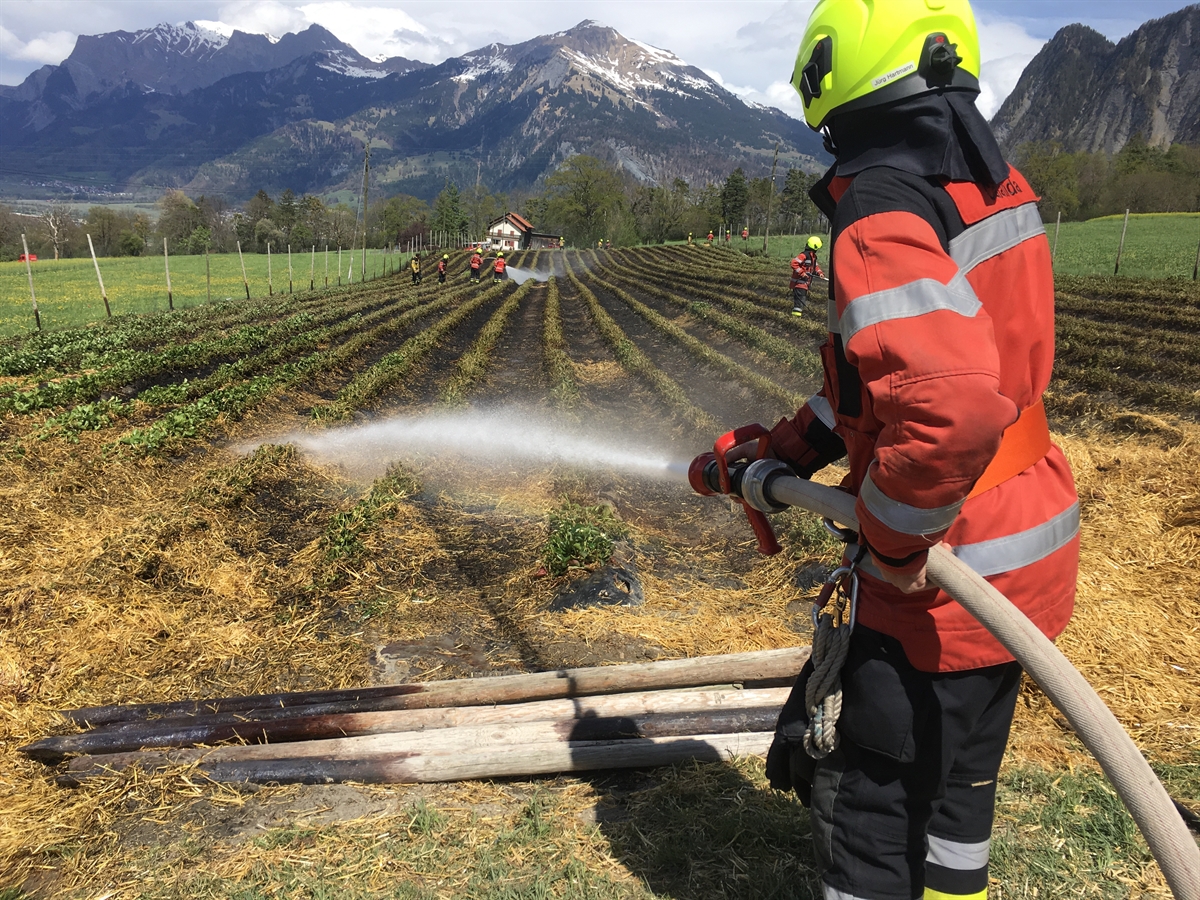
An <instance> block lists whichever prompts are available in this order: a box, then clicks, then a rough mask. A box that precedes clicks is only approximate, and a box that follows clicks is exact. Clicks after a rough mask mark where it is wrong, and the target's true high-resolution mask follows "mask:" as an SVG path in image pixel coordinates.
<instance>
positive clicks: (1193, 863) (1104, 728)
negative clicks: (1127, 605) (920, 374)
mask: <svg viewBox="0 0 1200 900" xmlns="http://www.w3.org/2000/svg"><path fill="white" fill-rule="evenodd" d="M768 492H769V495H770V499H772V500H774V501H775V502H777V503H783V504H787V505H788V506H800V507H803V508H804V509H807V510H809V511H811V512H815V513H817V514H818V515H820V516H823V517H824V518H827V519H833V520H834V521H836V522H837V523H839V524H841V525H845V526H848V527H850V528H853V529H855V530H857V529H858V519H857V517H856V516H855V515H854V502H855V500H854V497H852V496H851V495H849V494H847V493H844V492H843V491H839V490H836V489H835V488H831V487H826V486H825V485H821V484H815V483H813V482H811V481H805V480H804V479H802V478H795V477H792V476H778V477H775V478H773V479H772V480H771V481H770V483H769V487H768ZM927 574H928V578H929V580H930V581H931V582H932V583H933V584H936V585H937V586H938V587H940V588H941V589H942V590H943V591H945V592H946V593H947V594H949V595H950V596H951V597H953V598H954V599H955V600H956V601H958V603H960V604H961V605H962V606H963V608H964V609H966V610H967V612H969V613H970V614H971V615H973V616H974V617H975V618H976V619H978V620H979V622H980V624H982V625H983V627H984V628H986V629H987V630H988V631H989V632H991V634H992V636H993V637H995V638H996V640H998V641H999V642H1000V643H1001V644H1002V645H1003V646H1004V648H1005V649H1006V650H1008V652H1009V653H1011V654H1012V655H1013V658H1014V659H1016V660H1017V662H1019V663H1020V664H1021V666H1022V667H1023V668H1024V669H1025V671H1026V672H1028V673H1029V675H1030V677H1031V678H1033V680H1034V681H1035V682H1037V685H1038V687H1040V688H1041V689H1042V690H1043V691H1044V692H1045V694H1046V696H1048V697H1049V698H1050V700H1051V702H1053V703H1054V705H1055V706H1056V707H1058V709H1059V710H1060V711H1061V712H1062V713H1063V715H1064V716H1066V718H1067V721H1068V722H1070V723H1071V727H1072V728H1074V729H1075V733H1076V734H1078V735H1079V738H1080V740H1082V741H1083V743H1084V745H1085V746H1086V747H1087V748H1088V750H1090V751H1091V752H1092V755H1093V756H1095V757H1096V759H1097V761H1098V762H1099V763H1100V767H1101V768H1102V769H1103V770H1104V774H1105V775H1107V776H1108V779H1109V781H1111V782H1112V784H1113V787H1114V788H1116V790H1117V794H1119V795H1120V797H1121V800H1122V801H1123V802H1124V804H1125V806H1126V807H1127V808H1128V809H1129V812H1130V814H1131V815H1132V816H1133V819H1134V821H1135V822H1137V825H1138V828H1140V829H1141V830H1142V834H1143V835H1144V836H1145V838H1146V843H1147V844H1149V845H1150V851H1151V852H1152V853H1153V854H1154V858H1155V859H1156V860H1157V861H1158V864H1159V866H1160V867H1161V868H1162V871H1163V874H1164V875H1165V876H1166V879H1167V884H1169V885H1170V887H1171V893H1172V894H1174V896H1175V897H1176V900H1200V848H1198V847H1197V845H1196V841H1195V839H1194V838H1193V837H1192V835H1191V834H1190V833H1189V832H1188V830H1187V826H1186V824H1185V823H1184V821H1183V819H1182V818H1181V817H1180V815H1179V812H1178V811H1177V810H1176V809H1175V806H1174V804H1173V803H1172V801H1171V798H1170V797H1169V796H1168V795H1167V792H1166V789H1165V788H1164V787H1163V786H1162V784H1161V783H1160V782H1159V780H1158V778H1157V776H1155V774H1154V772H1153V770H1151V768H1150V766H1149V764H1148V763H1147V762H1146V760H1145V758H1143V756H1142V754H1141V751H1139V750H1138V748H1137V745H1136V744H1134V742H1133V740H1132V739H1131V738H1130V737H1129V735H1128V734H1126V733H1125V729H1124V728H1122V727H1121V723H1120V722H1118V721H1117V719H1116V717H1115V716H1114V715H1113V714H1112V711H1111V710H1109V708H1108V707H1107V706H1105V705H1104V701H1103V700H1101V699H1100V697H1099V696H1097V694H1096V692H1095V691H1094V690H1092V687H1091V685H1090V684H1088V682H1087V680H1086V679H1085V678H1084V677H1083V675H1081V674H1080V673H1079V670H1078V669H1076V668H1075V667H1074V666H1073V665H1072V664H1071V661H1070V660H1068V659H1067V658H1066V657H1065V656H1064V655H1063V654H1062V652H1061V651H1060V650H1059V649H1058V648H1057V647H1056V646H1054V643H1053V642H1052V641H1051V640H1050V639H1049V638H1047V637H1046V636H1045V635H1044V634H1042V632H1041V631H1040V630H1039V629H1038V627H1037V626H1036V625H1034V624H1033V623H1032V622H1031V621H1029V619H1028V618H1027V617H1026V616H1025V614H1024V613H1022V612H1021V611H1020V610H1019V609H1017V607H1015V606H1014V605H1013V604H1012V602H1011V601H1010V600H1009V599H1008V598H1007V597H1005V596H1004V595H1003V594H1001V593H1000V592H999V591H998V590H996V589H995V588H994V587H992V586H991V585H990V584H989V583H988V582H987V581H986V580H985V579H984V578H983V577H982V576H981V575H979V574H978V573H976V572H975V571H974V570H973V569H971V568H970V567H969V566H967V564H966V563H964V562H963V561H962V560H960V559H959V558H958V557H957V556H955V555H954V554H953V553H952V552H951V551H950V550H949V549H948V548H947V547H946V546H944V545H938V546H936V547H934V548H933V549H932V550H930V551H929V563H928V566H927Z"/></svg>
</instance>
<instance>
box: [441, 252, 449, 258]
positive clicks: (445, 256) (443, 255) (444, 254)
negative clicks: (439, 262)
mask: <svg viewBox="0 0 1200 900" xmlns="http://www.w3.org/2000/svg"><path fill="white" fill-rule="evenodd" d="M449 258H450V254H449V253H443V254H442V259H449Z"/></svg>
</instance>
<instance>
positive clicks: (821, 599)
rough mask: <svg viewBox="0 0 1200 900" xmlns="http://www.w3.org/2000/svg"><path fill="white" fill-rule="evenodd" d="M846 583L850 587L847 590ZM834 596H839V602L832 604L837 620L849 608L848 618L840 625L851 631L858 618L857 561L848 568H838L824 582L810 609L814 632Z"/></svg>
mask: <svg viewBox="0 0 1200 900" xmlns="http://www.w3.org/2000/svg"><path fill="white" fill-rule="evenodd" d="M847 582H849V585H850V586H849V590H847V588H846V583H847ZM834 594H838V595H839V602H837V603H835V604H834V606H835V609H836V610H837V612H838V615H839V618H840V616H841V612H842V610H844V609H846V607H847V606H849V618H847V619H846V621H845V622H843V623H842V625H845V626H848V627H849V628H851V629H853V628H854V623H855V621H856V620H857V618H858V560H854V561H853V562H851V563H850V565H848V566H840V567H838V568H837V569H834V570H833V572H831V573H830V575H829V578H828V579H827V580H826V581H825V586H824V587H823V588H822V589H821V593H820V595H819V596H818V597H817V602H815V603H814V604H813V607H812V621H813V629H814V630H816V628H817V627H818V624H819V622H820V618H821V611H822V610H823V609H824V608H825V606H826V604H828V603H829V600H830V598H832V597H833V596H834Z"/></svg>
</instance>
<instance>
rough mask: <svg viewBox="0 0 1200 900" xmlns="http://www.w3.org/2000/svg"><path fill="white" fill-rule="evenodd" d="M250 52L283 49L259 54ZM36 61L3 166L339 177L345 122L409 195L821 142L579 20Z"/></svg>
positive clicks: (345, 151)
mask: <svg viewBox="0 0 1200 900" xmlns="http://www.w3.org/2000/svg"><path fill="white" fill-rule="evenodd" d="M223 41H224V43H222V42H223ZM101 45H103V46H104V47H105V48H107V49H106V50H105V53H107V54H108V62H109V65H108V67H107V68H103V70H102V72H103V74H101V68H100V67H99V63H98V61H97V59H96V54H97V53H98V52H99V51H98V50H97V49H96V48H98V47H100V46H101ZM251 49H253V51H254V52H253V54H251V53H250V52H249V51H250V50H251ZM122 54H124V55H123V56H122ZM268 54H279V57H277V58H283V57H286V58H287V61H286V62H285V63H281V64H279V65H276V66H274V67H272V68H269V69H263V68H262V67H264V66H268V65H269V62H268V61H267V55H268ZM164 61H165V62H164ZM221 67H225V68H226V69H229V68H236V69H238V71H237V72H236V73H235V74H231V75H226V76H224V77H221V78H216V77H215V74H216V73H217V72H218V71H219V70H220V69H221ZM47 69H50V70H53V71H52V72H50V73H49V74H48V75H43V76H40V80H39V77H37V76H36V73H35V76H31V77H30V79H29V80H27V81H26V83H25V84H24V85H22V86H21V87H20V88H17V89H9V91H5V92H0V117H3V120H4V121H5V122H6V123H12V125H13V127H11V128H9V129H8V130H7V133H6V134H5V136H4V137H3V139H2V140H3V145H4V146H3V149H4V152H5V154H6V157H7V159H8V160H10V166H11V167H13V168H18V169H20V170H22V171H27V172H36V173H42V172H45V173H46V174H47V176H51V175H52V174H54V173H58V172H63V171H71V172H79V173H81V174H83V173H90V174H89V175H88V178H89V179H90V181H91V182H97V181H99V182H103V183H106V184H117V185H129V184H132V185H134V186H136V185H138V184H146V185H151V184H154V185H162V184H177V185H180V186H186V187H188V188H189V189H191V190H194V191H198V192H200V191H218V192H223V193H225V194H227V195H232V196H237V195H240V194H242V193H245V194H247V195H250V194H253V193H254V192H255V191H256V190H258V189H259V188H266V189H268V190H281V189H282V188H284V187H291V188H293V189H294V190H296V191H325V190H331V189H336V188H339V187H342V186H348V185H350V183H351V182H352V181H354V179H355V178H357V175H355V173H356V172H359V171H361V154H362V142H363V139H364V138H363V136H364V135H369V136H370V141H371V148H372V149H371V161H372V169H373V171H374V172H375V179H376V181H377V183H378V184H379V189H380V190H382V192H384V193H395V192H398V191H404V192H406V193H412V194H416V195H418V196H426V197H430V196H432V195H434V194H436V193H437V191H438V190H440V189H441V187H442V185H443V183H444V181H445V179H446V178H447V177H449V178H454V179H456V180H457V181H458V182H459V183H460V184H463V183H473V182H474V180H475V178H476V176H477V175H479V176H480V177H482V178H483V179H484V180H485V181H486V183H487V184H488V185H489V186H490V187H491V188H492V189H502V190H509V189H527V188H530V187H533V186H534V185H535V184H536V182H537V181H538V180H539V179H540V178H541V177H542V176H544V175H545V174H546V173H548V172H550V171H553V169H554V168H555V167H556V166H557V165H558V164H559V163H560V162H562V160H564V159H565V158H567V157H568V156H570V155H572V154H574V153H580V152H583V153H591V154H594V155H597V156H600V157H602V158H605V159H608V160H609V161H610V162H612V163H614V164H616V165H619V166H620V167H622V168H623V169H624V170H625V171H626V172H627V173H628V174H629V176H630V177H632V178H634V179H636V180H637V181H639V182H642V183H645V184H663V183H669V182H670V180H671V179H673V178H676V177H682V178H685V179H687V180H688V181H689V182H691V183H694V184H701V185H703V184H705V183H708V182H710V181H713V180H716V179H719V178H723V177H724V176H725V175H727V174H728V173H729V171H730V170H732V169H733V168H734V167H736V166H742V167H743V168H744V169H745V170H746V172H747V174H749V175H752V176H758V175H763V174H766V173H767V172H768V171H769V170H770V166H771V159H772V154H773V151H774V149H775V146H776V144H777V143H778V145H779V147H780V164H781V166H783V167H788V166H803V167H806V168H810V169H814V168H817V167H818V166H819V165H820V160H822V159H824V158H825V154H824V151H823V149H822V147H821V143H820V140H819V139H818V138H817V136H816V135H814V134H813V133H812V132H811V131H810V130H809V129H808V128H807V127H806V126H805V125H804V124H803V123H802V122H799V121H797V120H795V119H792V118H790V117H789V116H786V115H784V114H783V113H782V112H780V111H779V110H776V109H770V108H766V107H762V106H759V105H758V104H750V103H746V102H744V101H743V100H741V99H740V98H739V97H737V96H736V95H735V94H732V93H730V92H729V91H727V90H726V89H725V88H723V87H721V86H720V85H719V84H717V83H716V82H715V81H713V80H712V79H711V78H710V77H709V76H708V75H706V74H705V73H704V72H703V71H701V70H700V69H697V68H695V67H694V66H690V65H688V64H687V63H686V62H685V61H684V60H682V59H680V58H679V57H677V56H676V55H675V54H673V53H671V52H670V51H668V50H663V49H660V48H657V47H652V46H650V45H648V44H645V43H641V42H639V41H634V40H629V39H628V38H625V37H624V36H622V35H621V34H619V33H618V32H616V31H615V30H613V29H612V28H609V27H607V26H604V25H602V24H599V23H597V22H593V21H585V22H582V23H580V24H579V25H577V26H576V27H575V28H572V29H570V30H567V31H562V32H558V33H556V34H549V35H543V36H541V37H537V38H533V39H532V40H529V41H525V42H523V43H520V44H514V45H504V44H491V45H489V46H487V47H482V48H480V49H478V50H475V51H472V52H470V53H467V54H464V55H463V56H460V57H456V58H452V59H448V60H446V61H445V62H443V63H441V64H439V65H436V66H425V65H422V64H412V63H409V62H408V61H407V60H399V59H389V60H385V61H383V62H376V61H372V60H369V59H366V58H365V57H363V56H362V55H361V54H359V53H357V51H355V50H354V49H353V48H351V47H349V46H348V45H346V44H343V43H341V42H340V41H338V40H337V39H336V38H334V37H333V35H332V34H330V33H329V32H328V31H325V30H324V29H321V28H318V27H317V26H313V27H311V28H309V29H308V30H307V31H305V32H303V33H301V34H299V35H285V36H284V37H282V38H280V39H279V40H278V41H277V42H275V43H271V42H270V41H269V40H268V39H267V38H266V37H264V36H262V35H245V34H241V33H240V32H234V34H233V35H231V36H230V37H229V38H228V39H227V40H226V39H225V38H224V37H223V36H221V35H215V34H213V33H212V32H206V31H204V30H203V29H200V28H197V27H196V26H178V27H170V28H167V27H163V28H159V29H150V30H149V31H148V32H139V33H138V34H137V35H128V34H121V33H115V34H110V35H101V36H100V37H97V38H80V39H79V43H78V45H77V46H76V48H75V51H74V52H73V53H72V54H71V57H70V58H68V60H67V61H65V62H64V63H63V64H62V65H61V66H56V67H47ZM81 84H82V85H84V87H82V88H81V87H80V85H81ZM193 85H199V86H193ZM80 134H87V135H89V139H88V142H87V146H81V142H80V140H79V135H80ZM116 147H120V148H121V152H107V151H104V152H99V153H97V152H94V151H95V149H96V148H116ZM48 180H49V179H48Z"/></svg>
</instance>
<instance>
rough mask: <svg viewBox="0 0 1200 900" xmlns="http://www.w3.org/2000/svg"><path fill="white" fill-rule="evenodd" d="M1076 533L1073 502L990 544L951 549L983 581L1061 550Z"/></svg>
mask: <svg viewBox="0 0 1200 900" xmlns="http://www.w3.org/2000/svg"><path fill="white" fill-rule="evenodd" d="M1078 533H1079V503H1078V502H1076V503H1073V504H1071V506H1070V507H1068V508H1067V509H1065V510H1063V511H1062V512H1060V513H1059V514H1058V515H1057V516H1055V517H1054V518H1052V519H1049V520H1048V521H1046V522H1043V523H1042V524H1041V525H1035V526H1034V527H1033V528H1028V529H1026V530H1025V531H1018V532H1017V533H1016V534H1008V535H1005V536H1004V537H998V538H993V539H992V540H990V541H980V542H979V543H977V544H963V545H961V546H959V547H955V548H954V555H955V556H957V557H958V558H959V559H961V560H962V561H963V562H965V563H966V564H967V565H968V566H970V567H971V568H972V569H974V570H975V571H976V572H978V573H979V574H980V575H983V576H984V577H985V578H986V577H987V576H988V575H999V574H1000V573H1002V572H1012V571H1014V570H1016V569H1023V568H1024V567H1025V566H1031V565H1033V564H1034V563H1035V562H1039V561H1040V560H1043V559H1045V558H1046V557H1047V556H1049V555H1050V554H1051V553H1054V552H1055V551H1056V550H1060V549H1062V548H1063V547H1065V546H1066V545H1067V544H1069V543H1070V542H1071V540H1072V539H1073V538H1074V537H1075V535H1077V534H1078Z"/></svg>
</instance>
